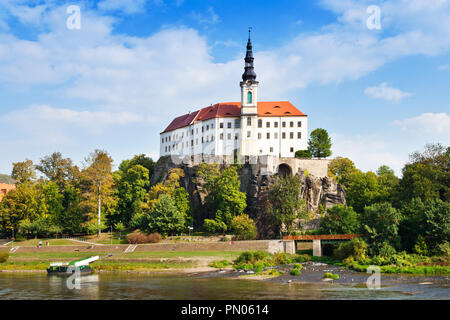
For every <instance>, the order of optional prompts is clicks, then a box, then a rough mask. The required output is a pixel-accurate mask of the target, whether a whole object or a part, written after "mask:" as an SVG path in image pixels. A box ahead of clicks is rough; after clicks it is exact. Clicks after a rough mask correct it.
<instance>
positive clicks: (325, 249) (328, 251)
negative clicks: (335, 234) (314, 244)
mask: <svg viewBox="0 0 450 320" xmlns="http://www.w3.org/2000/svg"><path fill="white" fill-rule="evenodd" d="M337 247H338V244H335V243H324V244H323V245H322V253H323V255H324V256H327V257H332V256H333V254H334V250H336V249H337Z"/></svg>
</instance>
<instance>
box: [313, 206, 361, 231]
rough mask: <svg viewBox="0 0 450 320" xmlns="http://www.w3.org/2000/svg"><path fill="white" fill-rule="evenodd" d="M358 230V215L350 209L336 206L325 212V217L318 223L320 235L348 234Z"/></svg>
mask: <svg viewBox="0 0 450 320" xmlns="http://www.w3.org/2000/svg"><path fill="white" fill-rule="evenodd" d="M358 228H359V223H358V214H357V213H356V212H355V210H353V208H352V207H347V206H346V205H343V204H337V205H335V206H333V207H331V208H330V209H328V210H327V213H326V215H325V217H324V218H323V219H322V220H321V221H320V227H319V230H320V233H321V234H348V233H355V232H356V231H357V230H358Z"/></svg>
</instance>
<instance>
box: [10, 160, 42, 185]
mask: <svg viewBox="0 0 450 320" xmlns="http://www.w3.org/2000/svg"><path fill="white" fill-rule="evenodd" d="M11 178H13V179H14V180H16V182H17V184H21V183H30V182H33V181H34V180H35V179H36V170H35V169H34V165H33V161H31V160H29V159H26V160H25V161H22V162H15V163H13V169H12V173H11Z"/></svg>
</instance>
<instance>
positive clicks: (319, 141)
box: [308, 128, 331, 158]
mask: <svg viewBox="0 0 450 320" xmlns="http://www.w3.org/2000/svg"><path fill="white" fill-rule="evenodd" d="M308 150H309V152H310V153H311V155H312V156H313V157H315V158H326V157H329V156H331V138H330V137H329V136H328V132H327V131H326V130H325V129H322V128H317V129H315V130H313V131H312V132H311V134H310V135H309V140H308Z"/></svg>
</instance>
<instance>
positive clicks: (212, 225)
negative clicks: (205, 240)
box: [203, 219, 227, 233]
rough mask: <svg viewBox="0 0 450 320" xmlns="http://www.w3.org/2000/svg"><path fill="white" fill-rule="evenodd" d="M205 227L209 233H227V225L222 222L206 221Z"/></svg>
mask: <svg viewBox="0 0 450 320" xmlns="http://www.w3.org/2000/svg"><path fill="white" fill-rule="evenodd" d="M203 227H204V228H205V230H206V231H208V232H209V233H223V232H226V231H227V225H226V224H225V223H224V222H222V221H216V220H211V219H205V221H204V222H203Z"/></svg>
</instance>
